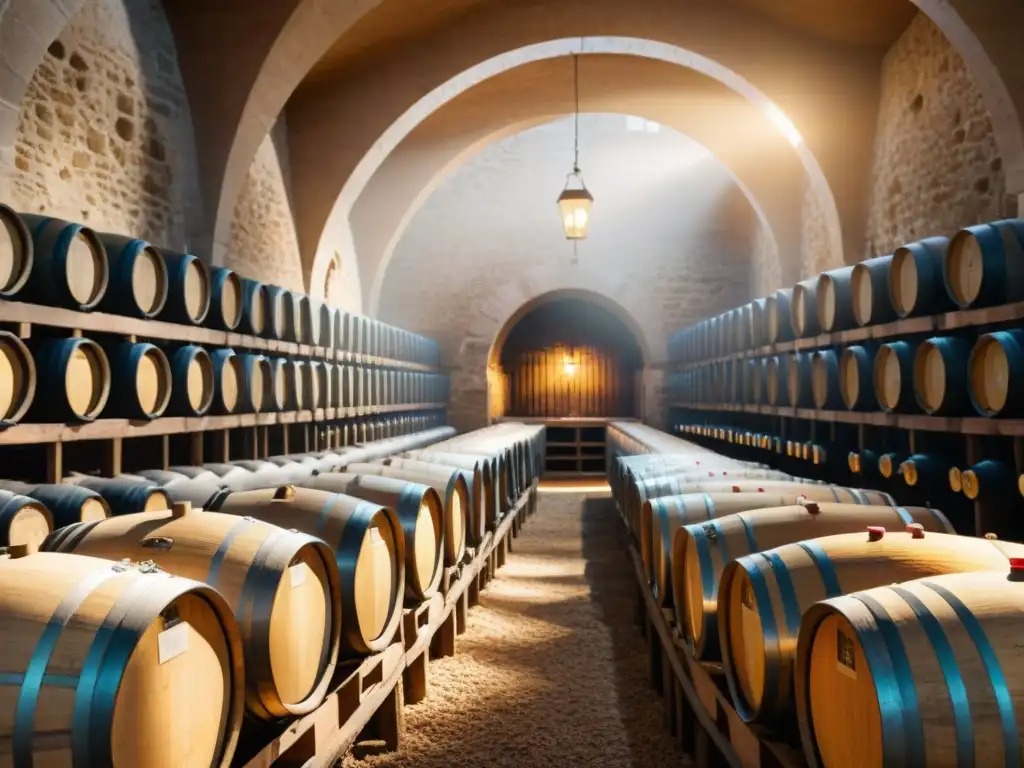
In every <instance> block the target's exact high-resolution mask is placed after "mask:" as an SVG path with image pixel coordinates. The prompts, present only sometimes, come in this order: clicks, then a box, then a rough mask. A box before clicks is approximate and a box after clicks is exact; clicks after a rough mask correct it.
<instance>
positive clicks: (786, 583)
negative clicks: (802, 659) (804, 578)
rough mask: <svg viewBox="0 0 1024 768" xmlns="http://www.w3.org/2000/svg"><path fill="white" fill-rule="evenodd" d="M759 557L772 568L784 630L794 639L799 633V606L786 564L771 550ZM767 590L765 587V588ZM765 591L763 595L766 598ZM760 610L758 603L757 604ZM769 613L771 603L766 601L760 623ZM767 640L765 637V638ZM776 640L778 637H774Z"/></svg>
mask: <svg viewBox="0 0 1024 768" xmlns="http://www.w3.org/2000/svg"><path fill="white" fill-rule="evenodd" d="M761 555H762V556H763V557H764V559H765V560H767V561H768V563H769V564H770V565H771V567H772V572H773V573H774V574H775V581H776V582H777V583H778V585H779V597H780V598H781V599H782V613H783V615H784V616H785V617H786V630H787V631H788V632H789V633H790V635H792V636H794V637H796V635H797V634H799V632H800V616H801V613H800V604H799V603H798V602H797V599H796V589H795V588H794V587H793V579H792V577H791V576H790V573H789V568H787V567H786V563H785V562H784V561H783V560H782V558H781V557H779V555H778V553H777V552H775V551H773V550H768V551H767V552H762V553H761ZM765 590H767V586H765ZM767 594H768V593H767V591H766V592H765V595H766V596H767ZM758 605H759V608H760V603H759V604H758ZM769 612H771V601H770V600H769V601H767V602H765V604H764V610H762V611H761V613H762V615H761V622H762V623H764V615H763V614H764V613H769ZM765 639H766V640H767V635H766V636H765ZM775 639H776V641H777V640H778V635H777V634H776V637H775Z"/></svg>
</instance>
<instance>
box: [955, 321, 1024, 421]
mask: <svg viewBox="0 0 1024 768" xmlns="http://www.w3.org/2000/svg"><path fill="white" fill-rule="evenodd" d="M967 376H968V381H969V382H970V396H971V403H973V404H974V408H975V409H976V410H977V411H978V413H980V414H981V415H982V416H1020V415H1021V414H1024V398H1022V394H1024V331H1022V330H1020V329H1018V328H1014V329H1011V330H1006V331H995V332H994V333H986V334H985V335H983V336H979V337H978V341H977V342H976V343H975V345H974V348H973V349H972V350H971V356H970V358H969V360H968V362H967Z"/></svg>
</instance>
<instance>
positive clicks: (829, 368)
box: [811, 349, 843, 411]
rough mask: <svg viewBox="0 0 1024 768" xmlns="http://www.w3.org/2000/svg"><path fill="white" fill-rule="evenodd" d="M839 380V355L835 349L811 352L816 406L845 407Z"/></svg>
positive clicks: (813, 392)
mask: <svg viewBox="0 0 1024 768" xmlns="http://www.w3.org/2000/svg"><path fill="white" fill-rule="evenodd" d="M841 390H842V387H841V386H840V382H839V356H838V355H836V353H835V350H831V349H818V350H815V351H814V352H813V353H811V394H812V399H813V400H814V407H815V408H818V409H821V410H829V411H834V410H839V409H840V408H842V407H843V394H842V391H841Z"/></svg>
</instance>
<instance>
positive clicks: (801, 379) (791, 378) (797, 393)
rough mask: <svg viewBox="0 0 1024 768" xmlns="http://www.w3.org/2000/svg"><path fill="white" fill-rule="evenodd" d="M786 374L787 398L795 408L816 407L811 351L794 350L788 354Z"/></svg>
mask: <svg viewBox="0 0 1024 768" xmlns="http://www.w3.org/2000/svg"><path fill="white" fill-rule="evenodd" d="M788 358H789V359H788V360H787V365H788V366H789V371H788V372H787V374H786V393H787V396H788V397H787V400H788V402H789V404H790V405H792V406H793V407H794V408H813V407H814V370H813V366H812V363H811V353H810V352H799V351H798V352H794V353H793V354H791V355H789V356H788Z"/></svg>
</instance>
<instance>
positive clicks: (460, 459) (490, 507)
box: [403, 448, 500, 530]
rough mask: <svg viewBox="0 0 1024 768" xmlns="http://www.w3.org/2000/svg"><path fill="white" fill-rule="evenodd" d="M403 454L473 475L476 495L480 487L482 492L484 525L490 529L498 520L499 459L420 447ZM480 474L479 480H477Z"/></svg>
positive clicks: (416, 459)
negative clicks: (497, 485) (497, 486)
mask: <svg viewBox="0 0 1024 768" xmlns="http://www.w3.org/2000/svg"><path fill="white" fill-rule="evenodd" d="M403 456H408V457H409V459H410V460H411V461H419V462H424V463H428V464H441V465H444V466H449V467H456V468H458V469H462V470H464V471H467V472H470V473H472V475H473V478H474V479H473V488H474V495H476V489H477V488H478V487H479V488H480V492H481V493H482V504H483V519H484V526H485V527H486V528H487V529H488V530H489V529H490V527H491V526H493V525H495V524H496V523H497V520H498V503H497V496H496V493H497V492H496V490H495V485H496V484H500V477H499V475H498V472H497V460H496V459H495V458H494V457H490V456H479V455H477V456H473V455H469V454H464V453H447V452H445V451H434V450H431V449H429V448H419V449H415V448H414V449H413V450H410V451H406V452H405V453H404V454H403ZM477 476H479V478H480V480H479V482H478V481H477V480H476V478H477Z"/></svg>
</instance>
